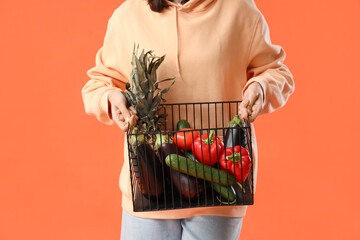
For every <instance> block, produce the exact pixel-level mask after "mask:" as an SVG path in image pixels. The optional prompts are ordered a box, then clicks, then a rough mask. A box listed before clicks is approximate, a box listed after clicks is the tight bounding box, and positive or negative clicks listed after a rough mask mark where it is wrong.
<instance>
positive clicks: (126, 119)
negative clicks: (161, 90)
mask: <svg viewBox="0 0 360 240" xmlns="http://www.w3.org/2000/svg"><path fill="white" fill-rule="evenodd" d="M134 43H139V45H140V46H141V47H142V48H144V49H146V50H150V49H152V50H154V52H155V53H156V54H157V55H164V54H166V58H165V61H164V62H163V63H162V65H161V66H160V68H159V70H158V78H159V79H164V78H168V77H174V76H175V77H176V83H175V85H174V86H173V87H172V89H171V90H170V92H169V93H168V94H167V95H166V98H167V101H168V102H169V103H176V102H208V101H230V100H242V103H241V104H240V105H239V109H238V113H239V116H240V117H241V118H242V119H249V120H250V121H251V122H253V121H254V120H255V119H256V118H257V116H259V114H260V113H270V112H273V111H274V110H276V109H278V108H280V107H282V106H283V105H284V104H285V103H286V101H287V99H288V97H289V96H290V94H292V93H293V91H294V82H293V77H292V75H291V73H290V71H289V70H288V68H287V67H286V66H285V65H284V64H283V61H284V58H285V52H284V50H283V49H282V48H281V47H280V46H276V45H273V44H272V43H271V41H270V37H269V30H268V26H267V24H266V21H265V19H264V17H263V15H262V14H261V13H260V11H259V10H258V9H257V8H256V6H255V3H254V2H253V0H226V1H225V0H224V1H217V0H188V1H186V0H185V1H184V0H183V1H180V0H174V1H173V2H171V1H167V0H148V1H145V0H127V1H125V2H124V3H123V4H122V5H121V6H120V7H118V8H117V9H116V10H115V11H114V13H113V15H112V16H111V18H110V19H109V22H108V26H107V32H106V35H105V39H104V44H103V46H102V47H101V48H100V50H99V51H98V52H97V55H96V66H95V67H94V68H92V69H90V70H89V71H88V75H89V77H90V78H91V79H90V80H89V81H88V82H87V83H86V85H85V86H84V87H83V89H82V96H83V100H84V105H85V110H86V112H87V113H88V114H91V115H95V116H96V118H97V119H98V120H99V121H100V122H102V123H105V124H109V125H110V124H114V123H116V124H117V125H118V126H119V127H120V128H121V129H122V130H123V131H125V130H126V129H127V128H128V126H130V127H131V126H133V125H134V124H135V122H136V115H135V112H134V111H133V110H131V109H127V108H126V100H125V98H124V96H123V95H122V94H121V89H124V85H125V83H126V82H127V81H128V76H129V73H130V72H131V56H132V50H133V46H134ZM252 134H253V137H252V140H253V142H252V146H253V160H254V179H255V183H254V184H256V175H257V150H256V149H257V148H256V139H255V135H254V129H253V125H252ZM126 149H127V148H126V147H125V153H124V158H125V161H124V165H123V168H122V170H121V174H120V189H121V191H122V197H123V199H122V207H123V209H124V211H123V220H122V239H237V238H238V237H239V234H240V229H241V225H242V218H243V217H244V216H245V212H246V206H232V207H228V206H226V207H204V208H189V209H181V210H170V211H155V212H133V210H132V202H131V194H130V176H129V163H128V157H127V151H126Z"/></svg>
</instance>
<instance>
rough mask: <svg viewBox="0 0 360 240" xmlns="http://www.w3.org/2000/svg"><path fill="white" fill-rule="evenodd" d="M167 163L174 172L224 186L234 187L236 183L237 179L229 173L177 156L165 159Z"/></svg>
mask: <svg viewBox="0 0 360 240" xmlns="http://www.w3.org/2000/svg"><path fill="white" fill-rule="evenodd" d="M165 163H166V165H168V166H169V167H171V168H172V169H174V170H177V171H179V172H182V173H185V174H189V175H190V176H193V177H196V178H201V179H204V180H206V181H210V182H215V183H220V184H222V185H233V184H234V183H235V178H234V177H233V176H232V175H230V174H228V173H227V172H225V171H223V170H218V169H217V168H213V167H210V166H208V165H205V164H202V163H199V162H196V161H194V160H191V159H190V158H186V157H183V156H179V155H177V154H170V155H168V156H167V157H166V158H165Z"/></svg>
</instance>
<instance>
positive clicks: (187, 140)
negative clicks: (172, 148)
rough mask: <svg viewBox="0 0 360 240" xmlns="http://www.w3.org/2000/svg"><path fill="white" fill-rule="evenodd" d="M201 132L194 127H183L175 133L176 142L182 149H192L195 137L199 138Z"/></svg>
mask: <svg viewBox="0 0 360 240" xmlns="http://www.w3.org/2000/svg"><path fill="white" fill-rule="evenodd" d="M199 135H200V133H199V132H198V131H194V130H193V129H192V128H183V129H181V130H180V131H179V132H177V133H175V135H174V144H175V145H177V146H178V147H179V148H180V149H184V150H185V149H186V150H190V149H191V148H192V146H193V142H194V139H196V138H198V137H199Z"/></svg>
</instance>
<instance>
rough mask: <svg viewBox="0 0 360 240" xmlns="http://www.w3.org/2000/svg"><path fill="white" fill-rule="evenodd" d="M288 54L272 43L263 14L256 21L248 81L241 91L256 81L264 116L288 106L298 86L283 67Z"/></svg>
mask: <svg viewBox="0 0 360 240" xmlns="http://www.w3.org/2000/svg"><path fill="white" fill-rule="evenodd" d="M284 59H285V51H284V50H283V49H282V48H281V47H280V46H277V45H273V44H272V43H271V40H270V34H269V28H268V25H267V23H266V21H265V19H264V17H263V15H262V14H261V13H259V17H258V19H257V22H256V26H255V31H254V34H253V40H252V44H251V45H250V50H249V61H248V67H247V76H248V81H247V83H246V85H245V87H244V89H243V91H242V93H243V95H244V93H245V91H246V89H247V87H248V86H249V85H250V84H252V83H254V82H257V83H259V84H260V85H261V87H262V90H263V92H264V99H263V100H264V101H263V102H264V109H263V111H262V113H271V112H273V111H275V110H276V109H279V108H281V107H282V106H284V105H285V103H286V101H287V100H288V98H289V96H290V95H291V94H292V93H293V92H294V89H295V84H294V80H293V76H292V74H291V73H290V71H289V69H288V68H287V67H286V66H285V65H284V64H283V61H284Z"/></svg>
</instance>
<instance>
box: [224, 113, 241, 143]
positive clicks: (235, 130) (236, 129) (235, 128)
mask: <svg viewBox="0 0 360 240" xmlns="http://www.w3.org/2000/svg"><path fill="white" fill-rule="evenodd" d="M245 126H246V125H245V122H244V121H242V120H241V119H240V118H239V116H238V115H235V116H234V118H233V119H232V120H231V121H230V122H229V124H228V127H229V129H228V130H227V131H226V134H225V138H224V146H225V148H227V147H234V146H236V145H240V146H242V147H244V148H247V139H246V134H245V128H244V127H245Z"/></svg>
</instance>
